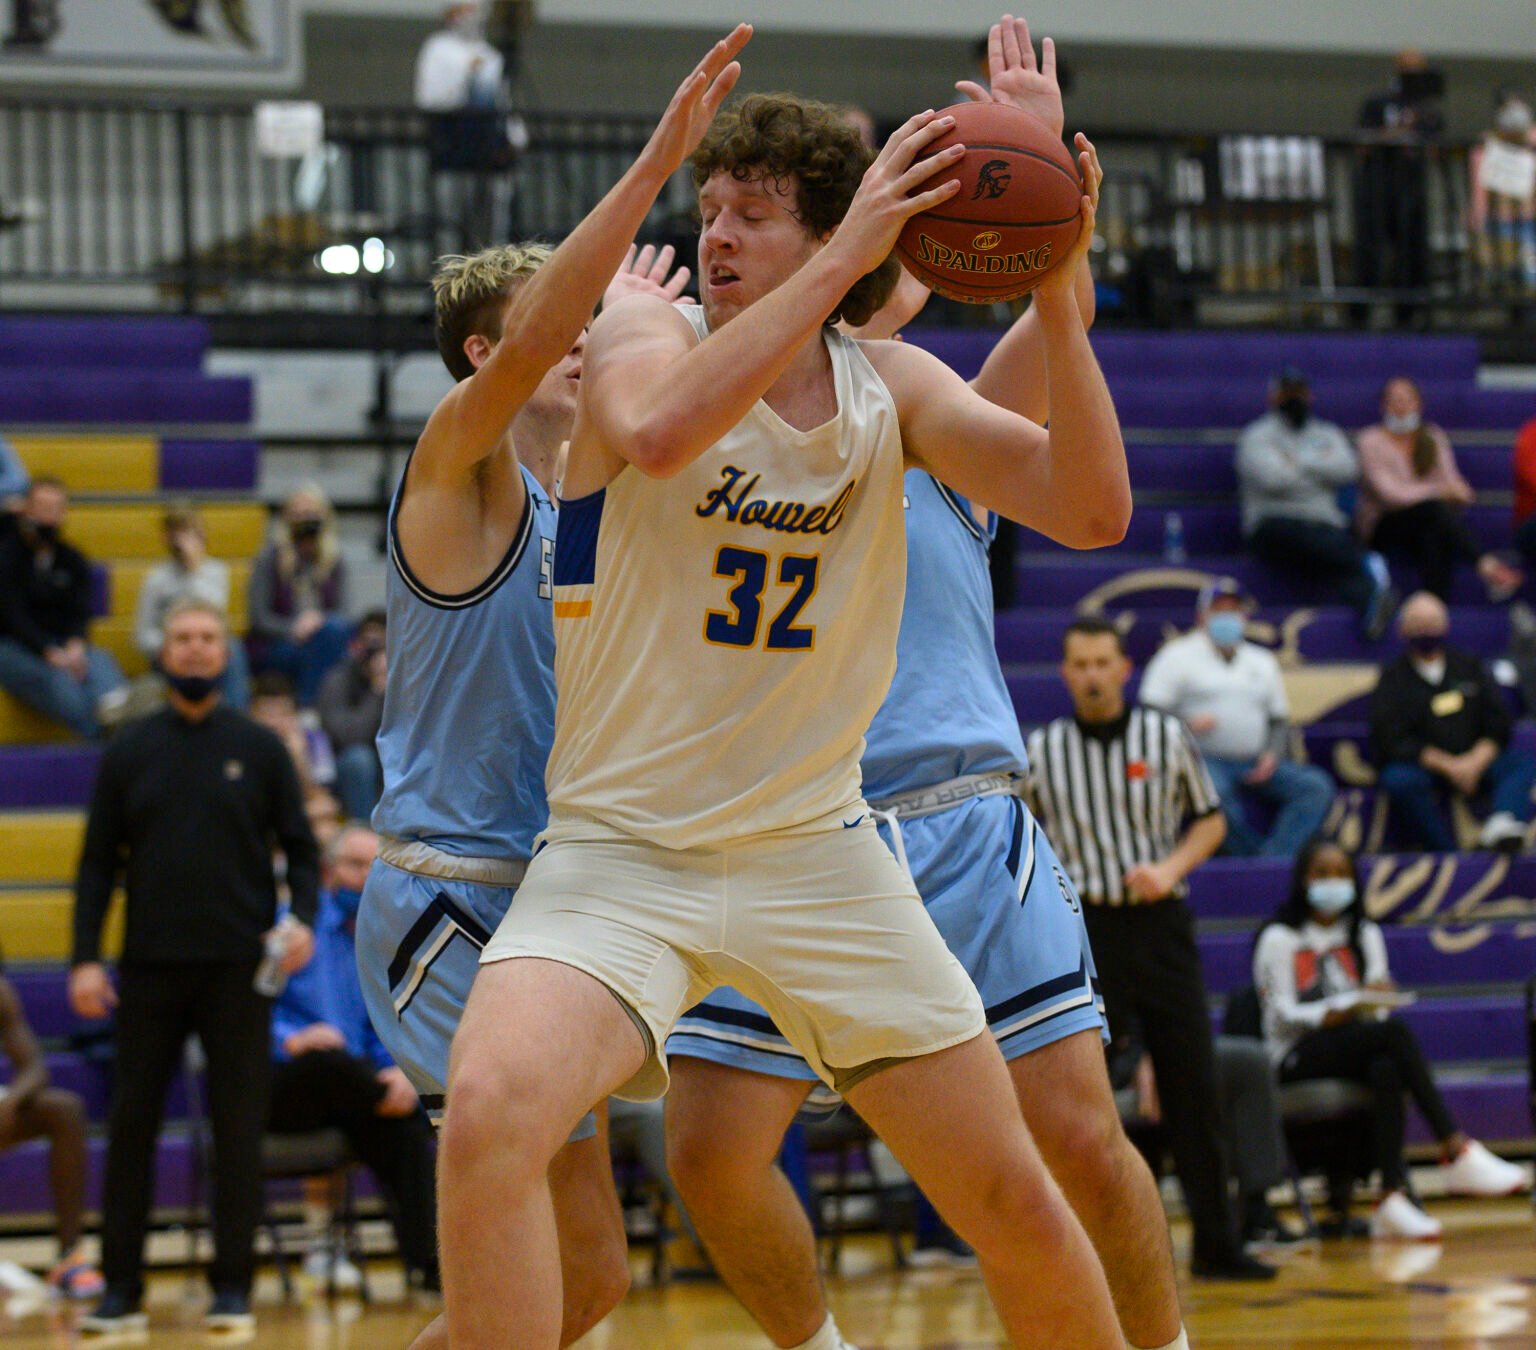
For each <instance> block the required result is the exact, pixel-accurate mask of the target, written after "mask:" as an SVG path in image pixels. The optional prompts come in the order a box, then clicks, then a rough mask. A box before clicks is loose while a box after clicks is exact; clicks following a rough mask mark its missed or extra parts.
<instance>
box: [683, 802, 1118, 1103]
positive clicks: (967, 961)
mask: <svg viewBox="0 0 1536 1350" xmlns="http://www.w3.org/2000/svg"><path fill="white" fill-rule="evenodd" d="M880 831H881V837H882V838H883V839H884V840H885V841H886V844H887V846H889V845H890V843H891V835H890V826H889V824H888V823H887V822H884V821H882V822H881V825H880ZM901 840H902V845H903V847H904V849H905V852H906V857H907V862H908V866H909V867H910V868H911V872H912V879H913V881H914V882H916V884H917V889H918V893H919V894H920V895H921V896H922V897H923V903H924V905H925V906H926V907H927V909H928V913H929V914H930V915H931V916H932V917H933V921H934V923H935V925H936V926H937V927H938V930H939V932H940V933H941V934H942V935H943V937H944V941H945V942H946V943H948V944H949V949H950V950H951V951H952V952H953V953H954V954H955V956H956V957H957V958H958V959H959V961H960V964H961V965H962V966H964V967H965V970H966V973H967V974H969V975H970V977H971V979H972V981H973V982H974V983H975V985H976V989H977V991H978V992H979V993H980V994H981V998H982V1002H983V1003H984V1004H985V1005H986V1009H987V1024H988V1025H989V1026H990V1027H991V1028H992V1034H993V1035H994V1036H995V1037H996V1038H997V1042H998V1045H999V1047H1000V1048H1001V1050H1002V1052H1003V1057H1004V1058H1005V1059H1017V1058H1018V1057H1019V1056H1020V1055H1027V1054H1028V1053H1029V1052H1030V1051H1031V1050H1038V1049H1039V1048H1040V1047H1041V1046H1044V1045H1049V1044H1051V1043H1052V1042H1053V1041H1058V1040H1062V1039H1064V1038H1065V1037H1067V1036H1071V1035H1074V1034H1075V1033H1077V1032H1079V1031H1091V1030H1096V1031H1098V1032H1099V1034H1100V1035H1101V1036H1102V1037H1103V1038H1104V1039H1105V1040H1106V1041H1107V1040H1108V1039H1109V1035H1108V1031H1107V1028H1106V1024H1105V1020H1104V1001H1103V998H1102V996H1101V995H1100V993H1099V988H1098V973H1097V971H1096V970H1095V969H1094V964H1093V954H1092V953H1091V952H1090V951H1089V949H1088V933H1087V930H1086V928H1085V927H1084V925H1083V915H1082V904H1081V902H1080V901H1079V900H1078V897H1077V892H1076V891H1074V890H1073V888H1072V883H1071V882H1070V881H1069V880H1068V879H1067V875H1066V872H1065V870H1064V869H1063V868H1062V866H1061V863H1060V862H1059V861H1058V860H1057V858H1056V854H1055V852H1054V851H1053V850H1052V848H1051V845H1050V842H1049V841H1048V840H1047V839H1046V837H1045V832H1044V831H1043V830H1042V829H1040V827H1039V825H1038V824H1037V823H1036V821H1035V818H1034V816H1033V815H1031V814H1030V812H1029V809H1028V808H1027V807H1026V806H1025V805H1024V803H1023V802H1022V801H1020V800H1019V799H1018V798H1017V797H1010V796H992V797H974V798H972V799H971V800H970V801H966V802H962V803H960V805H958V806H954V807H951V808H950V809H949V810H947V811H940V812H937V813H935V814H934V815H931V816H920V817H918V818H917V819H915V820H907V821H903V822H901ZM898 856H899V854H898ZM850 978H857V972H856V971H852V972H850ZM667 1053H668V1054H669V1055H693V1056H694V1057H696V1058H698V1059H707V1060H711V1061H713V1062H714V1063H717V1064H725V1065H730V1066H732V1067H735V1068H742V1069H750V1070H752V1071H754V1072H756V1073H763V1074H769V1075H771V1076H773V1077H777V1078H794V1079H800V1080H803V1081H805V1082H814V1081H816V1075H815V1074H814V1073H812V1072H811V1070H810V1068H809V1067H808V1066H807V1065H806V1063H805V1061H804V1060H803V1059H801V1058H800V1056H799V1055H798V1054H797V1053H796V1052H795V1049H794V1047H793V1046H791V1045H790V1043H789V1042H788V1041H787V1040H785V1039H784V1037H783V1036H781V1035H780V1034H779V1031H778V1028H777V1027H776V1026H774V1024H773V1021H772V1020H771V1019H770V1018H769V1016H768V1014H767V1013H766V1012H764V1011H763V1009H762V1008H761V1007H760V1006H759V1005H758V1004H756V1003H754V1002H752V1000H751V999H748V998H744V997H743V996H742V995H741V994H739V993H737V992H736V991H735V990H734V989H729V988H722V989H716V990H715V991H714V992H713V993H712V994H710V995H709V997H708V998H706V999H705V1000H704V1001H703V1002H702V1003H699V1004H696V1005H695V1006H694V1007H693V1008H690V1009H689V1010H688V1012H687V1013H685V1014H684V1015H683V1017H682V1019H681V1020H680V1021H679V1022H678V1024H677V1030H676V1031H674V1032H673V1034H672V1035H671V1036H669V1037H668V1038H667Z"/></svg>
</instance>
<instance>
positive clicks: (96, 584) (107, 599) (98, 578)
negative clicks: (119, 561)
mask: <svg viewBox="0 0 1536 1350" xmlns="http://www.w3.org/2000/svg"><path fill="white" fill-rule="evenodd" d="M111 612H112V573H111V571H110V569H109V568H108V567H107V565H106V564H105V563H99V562H93V563H92V564H91V617H92V618H97V619H99V618H101V617H102V616H103V615H104V614H110V613H111Z"/></svg>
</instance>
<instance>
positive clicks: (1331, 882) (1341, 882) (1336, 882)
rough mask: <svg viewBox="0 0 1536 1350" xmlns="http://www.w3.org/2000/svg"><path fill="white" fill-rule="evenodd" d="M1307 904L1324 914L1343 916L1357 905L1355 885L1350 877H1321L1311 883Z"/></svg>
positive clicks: (1309, 883) (1308, 886)
mask: <svg viewBox="0 0 1536 1350" xmlns="http://www.w3.org/2000/svg"><path fill="white" fill-rule="evenodd" d="M1307 903H1308V904H1309V905H1311V906H1312V908H1313V909H1315V910H1318V911H1319V912H1320V913H1323V914H1342V913H1343V912H1344V911H1345V910H1346V909H1348V908H1349V907H1350V906H1351V905H1352V904H1354V903H1355V883H1354V882H1353V881H1351V880H1350V879H1349V878H1348V877H1319V878H1318V879H1317V880H1316V881H1309V882H1308V883H1307Z"/></svg>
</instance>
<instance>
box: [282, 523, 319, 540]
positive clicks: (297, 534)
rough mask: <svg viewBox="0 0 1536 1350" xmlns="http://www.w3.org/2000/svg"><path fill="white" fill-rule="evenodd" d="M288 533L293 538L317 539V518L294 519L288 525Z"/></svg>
mask: <svg viewBox="0 0 1536 1350" xmlns="http://www.w3.org/2000/svg"><path fill="white" fill-rule="evenodd" d="M288 533H289V534H291V535H292V536H293V537H294V539H296V540H297V539H318V538H319V536H320V522H319V521H318V520H296V521H294V522H293V524H292V525H290V526H289V527H288Z"/></svg>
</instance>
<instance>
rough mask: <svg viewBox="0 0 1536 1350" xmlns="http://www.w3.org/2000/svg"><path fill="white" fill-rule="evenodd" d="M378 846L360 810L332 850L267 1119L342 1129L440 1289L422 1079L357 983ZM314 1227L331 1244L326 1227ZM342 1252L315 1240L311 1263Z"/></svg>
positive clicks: (427, 1278) (409, 1249)
mask: <svg viewBox="0 0 1536 1350" xmlns="http://www.w3.org/2000/svg"><path fill="white" fill-rule="evenodd" d="M378 851H379V841H378V837H377V836H376V835H375V834H374V833H373V831H372V830H370V829H368V828H367V827H366V826H364V825H362V824H359V823H358V822H356V821H353V822H351V823H350V824H348V825H345V826H343V827H342V829H341V830H340V832H339V833H338V834H337V835H336V837H335V839H333V840H332V842H331V844H330V847H329V848H327V849H326V852H325V858H324V862H323V865H322V871H321V882H322V889H321V891H320V908H319V912H318V914H317V916H316V919H315V955H314V959H313V960H312V961H311V962H310V963H309V965H307V966H306V967H305V968H304V969H303V970H301V971H299V972H298V973H297V974H296V975H294V976H293V978H292V979H290V980H289V981H288V984H287V987H286V988H285V989H284V990H283V992H282V993H281V994H280V995H279V996H278V999H277V1002H276V1003H275V1004H274V1005H273V1008H272V1057H273V1059H274V1060H275V1061H276V1063H275V1066H274V1068H273V1074H272V1115H271V1125H270V1128H271V1129H272V1130H273V1131H275V1132H277V1133H280V1134H282V1133H303V1132H307V1131H310V1130H322V1129H337V1130H340V1131H341V1132H342V1133H343V1134H345V1135H346V1137H347V1142H348V1143H349V1144H350V1145H351V1146H352V1151H353V1152H354V1153H355V1154H356V1155H357V1157H358V1158H359V1159H360V1160H361V1161H362V1162H363V1164H364V1165H365V1166H367V1167H368V1168H369V1169H370V1170H371V1171H372V1172H373V1174H374V1175H375V1176H377V1177H378V1179H379V1181H380V1183H381V1184H382V1185H383V1187H384V1190H385V1193H386V1194H387V1195H388V1197H389V1201H390V1206H391V1218H392V1220H393V1222H394V1226H395V1235H396V1239H397V1240H398V1242H399V1244H400V1254H401V1257H402V1259H403V1260H404V1263H405V1267H406V1271H407V1273H408V1276H409V1280H410V1283H411V1285H412V1287H415V1288H422V1289H426V1290H429V1291H435V1290H436V1289H438V1288H439V1280H438V1270H437V1190H436V1186H435V1183H434V1180H433V1173H432V1168H433V1144H432V1127H431V1125H430V1124H429V1123H428V1122H427V1117H426V1115H425V1114H424V1113H423V1111H422V1109H421V1103H420V1101H419V1100H418V1099H417V1096H416V1092H415V1089H413V1088H412V1087H411V1085H410V1083H409V1081H408V1080H407V1079H406V1076H405V1074H404V1072H403V1071H402V1070H401V1069H400V1068H399V1067H398V1066H397V1065H396V1064H395V1062H394V1060H392V1059H391V1058H390V1057H389V1055H388V1053H387V1052H386V1051H385V1049H384V1046H383V1045H382V1043H381V1042H380V1041H379V1038H378V1036H377V1035H375V1034H374V1030H373V1025H372V1023H371V1022H369V1020H368V1012H367V1009H366V1008H364V1006H363V991H362V986H361V985H360V984H359V982H358V974H357V944H356V931H357V906H358V902H359V901H360V900H361V898H362V892H363V883H364V882H365V881H366V880H367V879H368V869H369V868H370V867H371V866H372V865H373V860H374V858H375V857H376V856H377V855H378ZM311 1222H312V1225H313V1220H312V1221H311ZM312 1236H313V1237H314V1238H315V1239H316V1241H317V1244H320V1243H323V1239H324V1236H325V1235H324V1232H323V1231H322V1232H317V1233H313V1234H312ZM342 1259H343V1254H342V1253H340V1252H334V1251H330V1250H328V1249H327V1248H325V1247H324V1246H323V1245H317V1246H316V1247H315V1248H314V1250H313V1251H312V1252H311V1254H310V1259H308V1260H306V1262H305V1269H306V1271H308V1272H309V1273H310V1274H312V1275H315V1276H316V1277H318V1278H324V1277H325V1276H326V1275H327V1274H328V1273H330V1271H331V1269H332V1268H334V1267H335V1266H336V1264H337V1263H339V1262H340V1261H341V1260H342Z"/></svg>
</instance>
